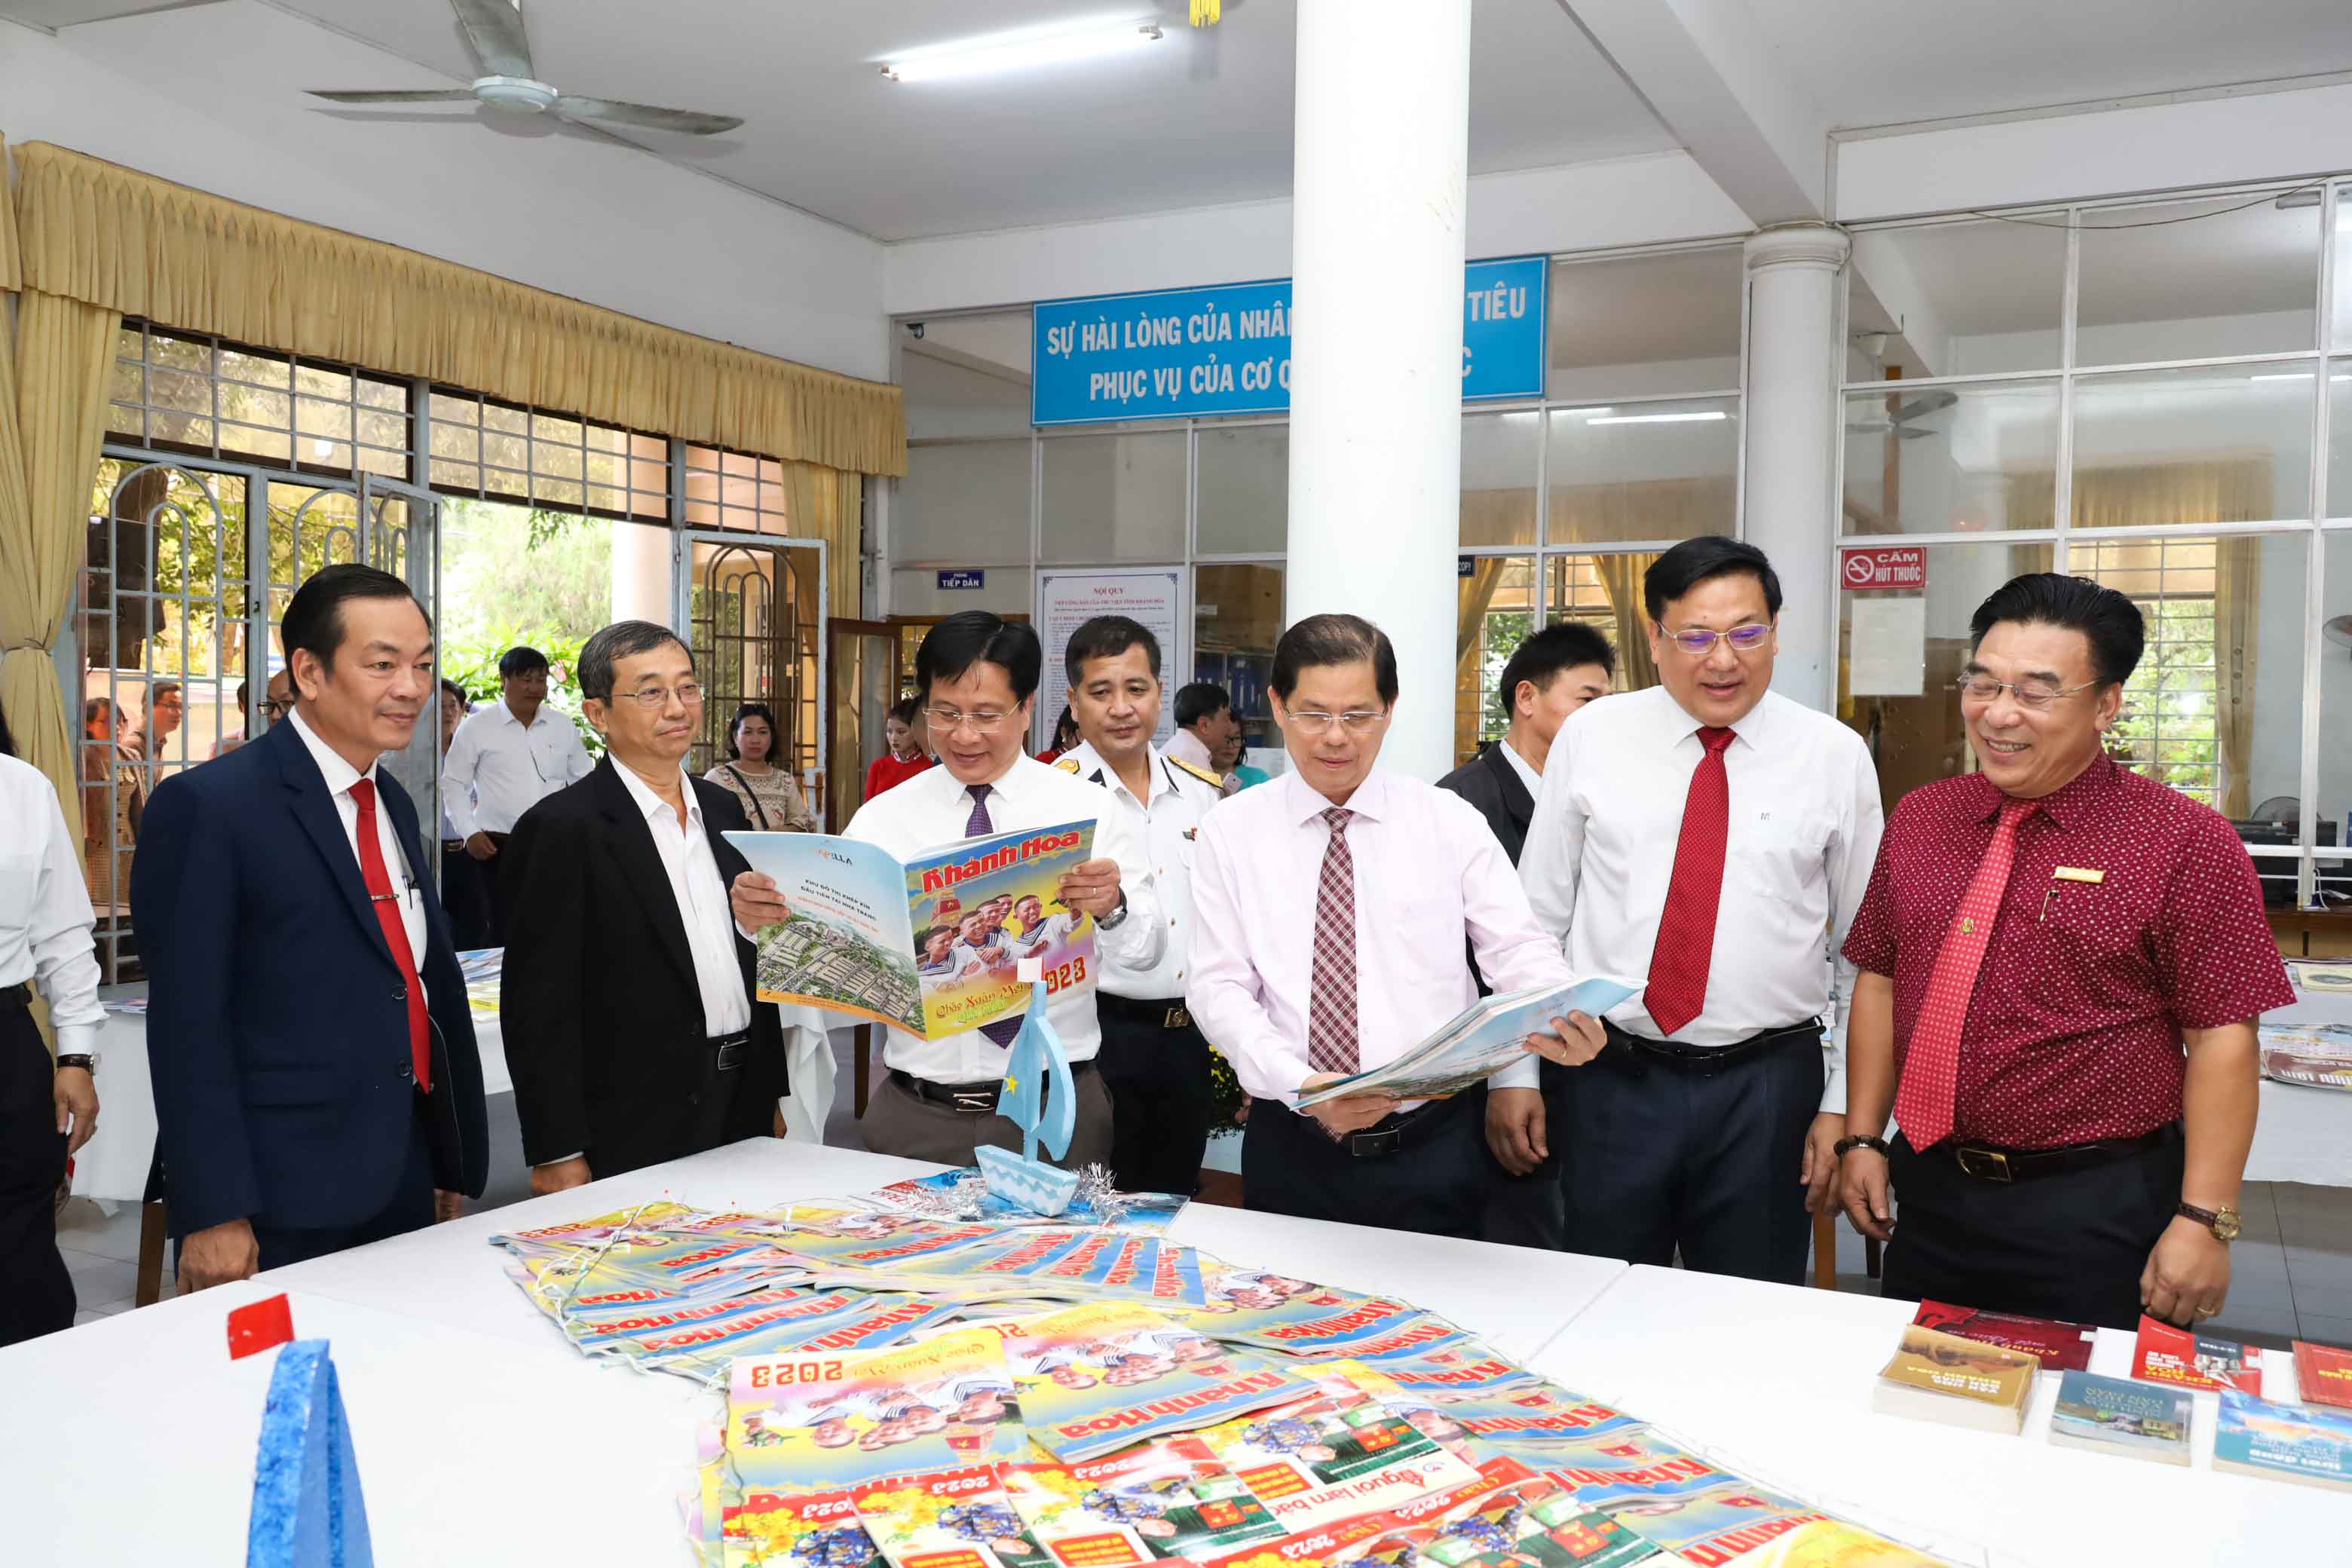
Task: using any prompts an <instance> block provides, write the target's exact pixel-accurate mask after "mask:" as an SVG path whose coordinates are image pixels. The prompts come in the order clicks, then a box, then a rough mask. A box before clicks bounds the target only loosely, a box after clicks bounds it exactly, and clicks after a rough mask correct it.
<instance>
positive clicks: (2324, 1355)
mask: <svg viewBox="0 0 2352 1568" xmlns="http://www.w3.org/2000/svg"><path fill="white" fill-rule="evenodd" d="M2294 1382H2295V1388H2296V1390H2297V1392H2299V1393H2300V1394H2302V1395H2303V1402H2304V1403H2305V1405H2335V1406H2336V1408H2337V1409H2339V1410H2352V1351H2347V1350H2338V1349H2337V1348H2336V1346H2334V1345H2315V1344H2313V1343H2312V1342H2310V1341H2309V1340H2297V1341H2295V1342H2294Z"/></svg>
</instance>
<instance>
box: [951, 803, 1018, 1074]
mask: <svg viewBox="0 0 2352 1568" xmlns="http://www.w3.org/2000/svg"><path fill="white" fill-rule="evenodd" d="M992 787H993V786H992V785H990V784H973V785H972V786H971V818H970V819H969V820H967V821H966V822H965V823H964V825H963V836H964V837H966V838H984V837H987V836H988V835H990V834H992V833H993V832H995V831H996V824H995V823H994V822H993V821H992V820H991V819H990V817H989V815H988V792H989V790H990V789H991V788H992ZM980 1032H981V1033H982V1034H983V1035H986V1036H987V1037H989V1038H990V1039H991V1040H993V1041H994V1042H995V1043H996V1044H998V1045H1000V1046H1003V1047H1008V1048H1010V1047H1011V1046H1012V1044H1013V1037H1014V1036H1015V1035H1018V1034H1019V1033H1020V1032H1021V1015H1020V1014H1018V1013H1016V1014H1014V1015H1013V1016H1012V1017H1010V1018H999V1019H997V1020H996V1022H994V1023H993V1024H982V1026H980Z"/></svg>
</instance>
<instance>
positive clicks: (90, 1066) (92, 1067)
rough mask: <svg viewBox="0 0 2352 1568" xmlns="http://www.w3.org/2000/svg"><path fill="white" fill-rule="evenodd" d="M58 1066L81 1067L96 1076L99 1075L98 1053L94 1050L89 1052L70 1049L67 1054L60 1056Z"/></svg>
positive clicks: (93, 1076)
mask: <svg viewBox="0 0 2352 1568" xmlns="http://www.w3.org/2000/svg"><path fill="white" fill-rule="evenodd" d="M58 1066H59V1067H61V1068H81V1070H82V1071H84V1072H86V1073H88V1074H89V1075H90V1076H91V1077H92V1078H95V1077H97V1076H98V1054H97V1053H96V1052H94V1051H93V1052H89V1053H83V1052H79V1051H68V1052H67V1053H66V1054H65V1055H63V1056H61V1057H59V1058H58Z"/></svg>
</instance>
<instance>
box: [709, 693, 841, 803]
mask: <svg viewBox="0 0 2352 1568" xmlns="http://www.w3.org/2000/svg"><path fill="white" fill-rule="evenodd" d="M775 749H776V716H775V715H774V714H773V713H771V712H770V711H768V705H767V704H766V703H764V702H746V703H745V704H743V706H741V707H740V708H738V709H737V710H735V719H734V721H733V722H732V723H730V724H729V725H728V726H727V761H725V762H723V763H719V765H718V766H717V767H715V768H713V769H711V770H710V771H709V773H705V774H703V775H702V776H703V777H704V778H706V779H708V780H709V782H711V783H712V784H717V785H718V786H719V788H721V789H723V790H725V791H727V792H728V793H729V794H730V795H733V796H734V797H735V798H736V799H737V800H738V801H739V802H740V803H741V804H742V806H743V815H744V816H747V817H749V818H751V826H753V827H754V828H756V829H758V830H759V831H760V832H761V833H814V832H816V831H818V827H817V820H816V813H814V812H813V811H811V810H810V809H809V804H808V802H807V800H805V799H804V798H803V796H802V795H801V791H800V786H799V785H798V784H794V783H793V775H792V774H790V773H786V772H785V771H784V770H783V769H782V768H780V767H778V766H776V764H775V763H774V762H773V761H772V760H771V759H772V757H773V755H774V753H775Z"/></svg>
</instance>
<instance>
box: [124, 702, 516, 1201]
mask: <svg viewBox="0 0 2352 1568" xmlns="http://www.w3.org/2000/svg"><path fill="white" fill-rule="evenodd" d="M376 789H377V800H378V802H379V805H380V809H381V810H383V812H384V814H385V815H386V816H388V817H389V818H390V820H391V824H392V828H393V831H394V834H395V835H396V836H397V837H398V839H399V841H400V844H401V847H403V848H404V850H405V851H406V853H407V856H408V864H409V866H410V867H412V868H415V872H416V874H417V876H418V877H419V879H421V880H422V881H423V884H424V894H425V967H424V979H425V995H426V998H427V1001H428V1004H429V1012H430V1015H431V1018H432V1024H433V1029H432V1037H433V1092H432V1094H431V1095H430V1096H428V1097H427V1098H426V1099H425V1127H426V1131H427V1133H428V1135H429V1140H430V1142H431V1144H432V1147H433V1156H434V1184H435V1185H436V1186H437V1187H442V1188H446V1189H447V1190H449V1191H453V1192H462V1193H464V1194H467V1196H472V1197H478V1196H479V1195H480V1194H481V1191H482V1185H483V1183H484V1181H485V1179H486V1177H487V1174H488V1159H489V1130H488V1121H487V1119H486V1117H485V1115H484V1112H483V1106H482V1065H481V1059H480V1058H479V1056H478V1054H477V1052H476V1049H475V1045H474V1022H473V1016H472V1014H471V1012H470V1010H469V1009H468V1008H467V1004H466V982H465V977H464V976H463V975H462V974H460V973H458V969H457V952H456V951H455V949H454V948H453V947H452V946H451V945H450V941H449V920H448V917H447V915H446V914H445V913H444V912H443V910H442V908H441V900H440V898H439V896H438V895H437V894H436V891H435V890H434V887H433V879H432V868H433V866H434V865H435V863H436V862H435V860H434V858H431V857H428V856H427V855H425V852H424V848H423V846H422V844H421V842H420V841H419V839H418V837H417V833H416V807H415V805H414V804H412V803H411V802H410V800H409V798H408V794H407V792H406V791H405V790H404V789H402V788H401V786H400V784H399V783H398V782H397V781H395V780H394V778H393V777H392V776H391V775H390V773H387V772H385V771H384V770H383V769H378V770H377V772H376ZM387 869H388V870H389V871H390V873H391V875H392V877H393V879H394V883H395V884H398V882H399V881H400V876H401V868H399V867H397V866H394V867H390V868H387ZM131 921H132V926H133V929H134V930H135V931H137V932H138V942H139V954H140V957H141V959H142V961H143V962H144V963H145V964H146V966H147V973H148V976H149V980H150V985H149V988H148V990H149V994H148V1003H147V1058H148V1062H149V1064H150V1067H151V1068H152V1072H153V1076H154V1082H155V1120H156V1122H157V1125H158V1128H159V1130H160V1134H161V1144H162V1152H163V1172H164V1184H165V1199H166V1202H167V1203H168V1205H170V1215H171V1230H172V1234H173V1236H184V1235H186V1234H188V1233H189V1232H191V1231H196V1230H202V1229H205V1227H206V1226H215V1225H221V1224H225V1223H226V1222H227V1221H230V1220H236V1219H252V1220H255V1221H257V1222H259V1223H262V1224H266V1225H269V1226H284V1227H289V1228H299V1229H331V1228H340V1227H343V1226H357V1225H360V1224H362V1223H364V1222H366V1221H367V1220H370V1219H373V1217H375V1216H376V1215H378V1214H380V1213H382V1212H383V1208H384V1206H385V1205H387V1204H389V1203H391V1202H392V1199H393V1196H394V1188H395V1186H396V1185H397V1184H398V1182H399V1180H400V1175H401V1172H402V1169H403V1167H404V1164H405V1163H406V1160H407V1155H408V1140H409V1129H410V1123H411V1121H412V1120H413V1119H414V1118H415V1115H416V1105H415V1101H416V1089H415V1082H414V1080H413V1071H414V1069H413V1068H412V1067H411V1061H410V1054H409V1039H408V1005H407V997H406V993H405V991H404V983H403V980H402V978H401V973H400V969H399V967H398V966H397V965H396V964H395V963H394V960H393V956H392V950H391V949H390V948H389V947H388V946H387V945H386V944H385V942H384V934H383V926H382V925H381V924H380V923H379V922H378V921H377V919H376V916H375V911H374V909H373V906H372V905H371V904H370V903H369V901H368V896H367V886H366V883H365V882H364V881H363V880H362V878H361V875H360V868H359V862H358V860H357V858H355V857H354V856H353V855H352V846H351V839H350V837H348V836H347V835H346V834H345V833H344V831H343V825H342V820H341V817H340V816H338V815H337V814H336V811H335V802H334V797H333V796H332V795H329V794H328V792H327V781H326V779H325V777H324V776H323V775H321V774H320V772H319V764H318V763H316V762H315V761H314V760H312V758H311V755H310V750H309V748H307V747H306V746H304V745H303V743H302V737H301V736H300V735H299V734H298V733H297V732H296V731H295V729H294V726H293V724H292V723H291V722H286V723H280V724H275V725H272V726H271V727H270V728H269V730H268V731H267V732H265V733H264V734H263V735H262V737H261V738H260V739H259V740H258V741H256V742H253V743H252V744H250V745H246V746H241V747H239V748H238V749H237V750H236V751H234V752H230V753H228V754H227V755H226V756H224V757H220V758H217V759H215V760H214V761H212V762H208V763H205V764H204V765H203V766H201V767H194V768H190V769H188V770H186V771H185V772H184V773H175V774H173V776H172V777H170V778H167V779H165V780H164V781H163V784H161V785H160V786H158V787H157V789H156V791H155V794H154V797H153V798H152V800H150V801H149V802H148V804H147V809H146V812H145V815H144V816H142V818H141V822H140V831H139V847H138V854H137V856H136V857H135V858H134V859H133V861H132V865H131Z"/></svg>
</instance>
